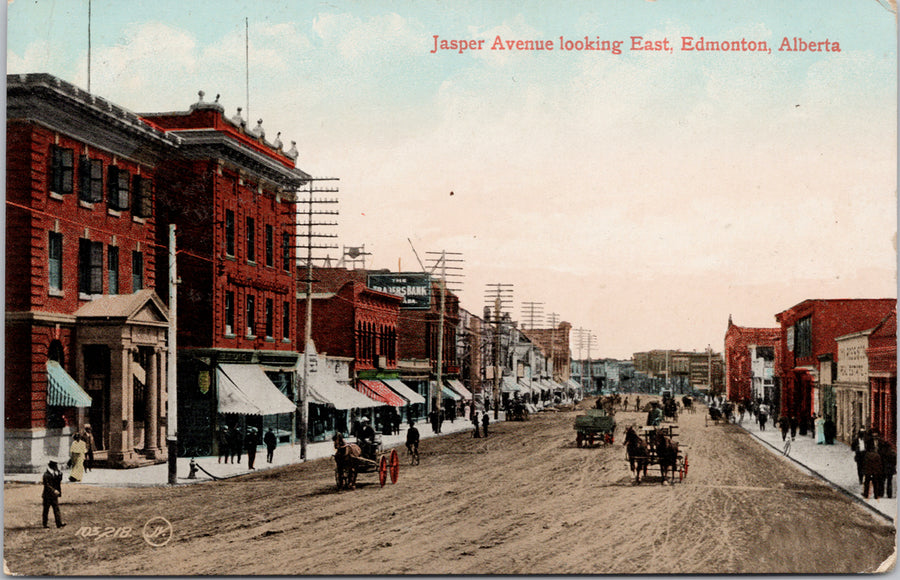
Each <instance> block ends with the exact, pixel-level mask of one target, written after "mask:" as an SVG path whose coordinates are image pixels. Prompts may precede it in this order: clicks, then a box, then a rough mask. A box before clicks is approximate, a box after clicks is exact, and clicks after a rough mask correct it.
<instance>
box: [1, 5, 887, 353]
mask: <svg viewBox="0 0 900 580" xmlns="http://www.w3.org/2000/svg"><path fill="white" fill-rule="evenodd" d="M7 10H8V14H7V16H8V45H7V48H8V57H7V67H8V72H11V73H17V72H49V73H52V74H55V75H57V76H60V77H62V78H64V79H66V80H68V81H70V82H73V83H75V84H77V85H79V86H81V87H85V88H86V85H87V76H86V54H87V0H61V1H55V2H54V1H45V0H36V1H35V0H31V1H28V2H24V1H23V0H14V1H13V2H12V3H11V4H9V5H8V6H7ZM92 13H93V23H92V44H93V48H92V75H91V76H92V78H91V90H92V92H94V93H97V94H99V95H101V96H103V97H106V98H109V99H111V100H112V101H114V102H116V103H118V104H120V105H122V106H125V107H127V108H129V109H132V110H134V111H137V112H151V111H168V110H185V109H187V107H188V106H189V105H190V104H191V103H193V102H194V101H196V99H197V91H198V90H200V89H202V90H204V91H205V92H206V93H207V95H209V96H208V97H207V98H210V99H211V98H212V97H213V96H214V95H215V94H217V93H221V95H222V97H221V102H222V104H223V105H224V106H225V107H226V111H227V113H228V114H229V115H232V114H233V113H234V111H235V110H236V108H237V107H239V106H240V107H244V109H245V110H246V109H247V103H246V102H245V100H246V99H245V91H246V87H245V84H244V73H245V61H244V19H245V18H247V19H248V20H249V31H250V87H249V88H250V116H251V118H252V119H251V120H252V121H253V122H254V123H255V120H256V119H258V118H262V119H263V120H264V126H265V128H266V131H267V134H268V135H269V136H270V137H271V136H274V134H275V133H276V132H278V131H281V132H282V139H283V140H284V141H285V143H287V142H289V141H291V140H296V141H298V149H299V150H300V158H299V161H298V165H299V166H300V167H301V168H302V169H304V170H306V171H308V172H310V173H312V174H314V175H320V176H336V177H339V178H341V181H340V188H341V194H340V199H341V216H340V220H339V221H340V222H341V225H340V228H339V232H338V233H339V234H340V236H341V238H340V240H339V244H344V245H361V244H365V245H366V249H367V251H370V252H372V256H370V261H369V265H370V266H375V267H387V268H391V269H396V268H397V266H398V262H399V263H400V265H401V267H402V268H403V269H416V268H417V267H418V264H417V263H416V261H415V257H414V256H413V254H412V251H411V249H410V247H409V243H408V242H407V238H410V239H412V241H413V243H414V244H415V246H416V249H417V250H418V251H419V253H420V254H421V253H422V252H425V251H437V250H441V249H445V250H448V251H456V252H462V253H463V254H464V256H465V258H466V265H465V266H466V274H467V278H466V282H465V285H464V290H463V293H462V301H463V306H464V307H466V308H468V309H469V310H471V311H473V312H476V313H479V312H481V309H482V306H483V294H484V285H485V284H486V283H493V282H504V283H513V284H515V298H514V300H515V309H514V315H518V314H519V304H520V303H521V302H524V301H537V302H544V304H545V306H544V310H545V312H557V313H559V314H560V316H561V317H562V319H564V320H568V321H569V322H572V323H573V324H574V325H575V326H576V327H584V328H588V329H591V330H592V331H593V332H594V333H595V334H597V335H598V336H599V345H600V352H599V353H598V352H594V353H592V355H594V356H596V355H598V354H599V355H605V356H620V357H626V356H629V355H630V354H631V353H632V352H634V351H637V350H645V349H649V348H687V349H693V348H696V349H702V348H705V347H706V345H707V344H712V345H713V347H714V348H719V349H720V348H721V343H722V339H723V335H724V330H725V325H726V323H727V319H728V315H729V314H732V315H733V316H734V319H735V322H737V323H739V324H744V325H758V326H774V324H775V322H774V318H773V316H774V314H775V313H777V312H779V311H781V310H784V309H786V308H788V307H789V306H791V305H793V304H795V303H797V302H799V301H801V300H803V299H805V298H811V297H821V298H829V297H845V296H851V297H855V296H858V297H870V296H871V297H883V296H894V295H895V292H896V286H895V252H894V246H893V243H894V234H895V231H896V205H895V204H896V202H895V191H896V171H895V167H896V99H897V94H896V86H897V83H896V80H897V76H896V73H897V62H896V46H897V44H896V25H895V15H894V14H892V13H890V12H888V11H887V10H885V9H884V8H883V7H882V6H881V5H880V4H879V3H878V2H876V1H875V0H857V1H854V2H821V1H808V2H774V1H770V2H759V1H757V2H721V1H707V2H699V1H698V2H687V1H672V0H658V1H655V2H650V1H639V0H633V1H628V2H626V1H605V2H604V1H596V0H594V1H584V2H575V1H572V2H546V1H545V2H499V1H494V2H485V1H482V2H452V3H451V2H444V1H441V2H438V1H431V2H415V3H413V2H400V1H395V2H387V1H368V2H348V1H345V2H341V1H334V2H293V1H287V0H280V1H275V0H258V1H255V2H237V1H236V2H227V1H225V2H223V1H217V2H199V1H196V2H191V1H184V0H181V1H172V2H170V1H166V0H162V1H154V2H119V1H117V2H112V1H108V0H107V1H104V0H94V1H93V3H92ZM433 35H439V36H440V37H441V38H447V39H454V38H456V39H485V40H486V42H485V45H486V46H485V50H482V51H478V52H467V53H465V54H457V53H456V52H449V53H439V54H431V53H430V50H431V49H432V47H433V46H434V41H433ZM497 35H500V36H502V37H503V38H504V39H510V40H515V39H522V40H531V39H534V40H539V39H543V40H554V41H555V42H557V44H558V40H559V37H560V35H562V36H565V38H567V39H571V40H576V39H580V38H583V37H584V36H585V35H587V36H589V37H590V38H591V39H595V38H596V37H598V36H599V37H600V38H601V39H609V40H624V41H625V48H627V47H628V45H629V40H628V38H629V37H630V36H632V35H640V36H643V37H646V38H653V39H662V38H664V37H667V38H669V39H670V42H671V43H672V44H673V45H674V46H675V47H676V50H675V51H674V52H673V53H671V54H667V53H662V54H660V53H646V52H631V51H629V50H624V51H623V53H622V54H621V55H612V54H610V53H608V52H594V53H576V52H562V51H559V50H556V51H553V52H545V53H513V54H509V53H500V52H498V51H491V50H487V46H489V45H490V44H491V42H492V41H493V39H494V38H495V37H496V36H497ZM682 36H694V37H699V36H704V37H705V38H707V39H710V40H726V39H738V40H739V39H740V38H747V39H748V40H749V39H752V40H764V41H766V42H767V43H768V44H769V46H770V47H771V48H772V54H766V55H760V54H752V53H688V52H681V51H679V50H678V47H680V38H681V37H682ZM785 36H786V37H789V38H793V37H794V36H798V37H803V38H804V39H805V40H807V41H809V40H814V41H821V40H825V39H826V38H827V39H830V40H832V41H838V42H839V43H840V46H841V50H842V52H840V53H830V52H829V53H818V52H817V53H787V52H778V51H777V48H778V46H779V45H780V43H781V40H782V38H783V37H785ZM450 191H453V192H454V195H453V196H450V195H449V192H450ZM575 354H576V355H577V354H578V353H577V352H576V353H575Z"/></svg>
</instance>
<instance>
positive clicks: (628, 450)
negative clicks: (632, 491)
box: [625, 425, 650, 484]
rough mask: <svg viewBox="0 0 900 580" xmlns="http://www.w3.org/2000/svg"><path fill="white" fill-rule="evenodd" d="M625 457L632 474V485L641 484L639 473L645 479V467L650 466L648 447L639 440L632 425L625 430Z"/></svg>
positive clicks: (639, 437)
mask: <svg viewBox="0 0 900 580" xmlns="http://www.w3.org/2000/svg"><path fill="white" fill-rule="evenodd" d="M625 455H626V456H627V457H628V464H629V466H630V468H631V472H632V473H634V483H635V484H639V483H641V473H643V474H644V477H646V476H647V467H648V466H649V465H650V446H649V445H647V442H646V441H644V440H643V439H641V436H640V435H638V434H637V432H636V431H635V430H634V426H633V425H632V426H629V427H628V429H626V430H625Z"/></svg>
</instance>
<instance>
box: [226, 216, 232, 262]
mask: <svg viewBox="0 0 900 580" xmlns="http://www.w3.org/2000/svg"><path fill="white" fill-rule="evenodd" d="M225 254H226V255H228V256H234V211H232V210H230V209H226V210H225Z"/></svg>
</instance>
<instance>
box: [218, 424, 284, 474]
mask: <svg viewBox="0 0 900 580" xmlns="http://www.w3.org/2000/svg"><path fill="white" fill-rule="evenodd" d="M218 439H219V461H218V462H219V463H238V464H240V462H241V455H242V453H243V452H244V451H246V452H247V467H248V468H249V469H256V467H254V464H255V463H256V450H257V448H258V447H259V431H258V430H257V429H256V427H247V431H246V433H241V430H240V429H238V428H237V427H232V428H229V427H228V425H222V427H221V428H220V429H219V438H218ZM263 443H264V444H265V445H266V462H268V463H272V461H273V460H274V457H275V448H276V447H277V446H278V438H277V437H276V435H275V432H274V431H273V430H272V428H271V427H270V428H269V430H268V431H266V433H265V435H263ZM223 459H224V461H223ZM235 460H237V461H235Z"/></svg>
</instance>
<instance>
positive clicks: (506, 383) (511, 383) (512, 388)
mask: <svg viewBox="0 0 900 580" xmlns="http://www.w3.org/2000/svg"><path fill="white" fill-rule="evenodd" d="M521 390H522V387H520V386H519V384H518V383H517V382H516V379H514V378H512V377H503V380H501V381H500V392H502V393H517V392H519V391H521Z"/></svg>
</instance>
